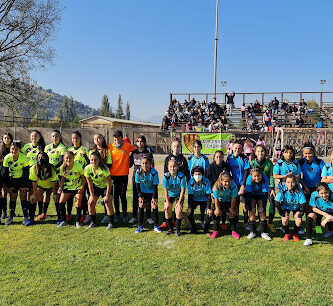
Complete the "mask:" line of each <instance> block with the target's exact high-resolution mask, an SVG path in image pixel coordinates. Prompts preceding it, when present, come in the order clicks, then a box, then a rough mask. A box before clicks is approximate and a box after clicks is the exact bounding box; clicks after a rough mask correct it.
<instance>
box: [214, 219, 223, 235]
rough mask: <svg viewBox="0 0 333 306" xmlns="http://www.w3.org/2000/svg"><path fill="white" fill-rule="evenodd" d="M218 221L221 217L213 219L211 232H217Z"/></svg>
mask: <svg viewBox="0 0 333 306" xmlns="http://www.w3.org/2000/svg"><path fill="white" fill-rule="evenodd" d="M220 220H221V217H216V218H215V219H214V224H213V231H214V232H215V231H218V230H219V225H220Z"/></svg>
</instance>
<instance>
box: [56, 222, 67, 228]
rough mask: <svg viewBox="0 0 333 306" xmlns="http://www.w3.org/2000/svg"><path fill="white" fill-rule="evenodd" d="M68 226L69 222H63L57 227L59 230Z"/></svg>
mask: <svg viewBox="0 0 333 306" xmlns="http://www.w3.org/2000/svg"><path fill="white" fill-rule="evenodd" d="M67 225H68V223H67V221H61V222H60V224H59V225H58V226H57V227H58V228H59V227H64V226H67Z"/></svg>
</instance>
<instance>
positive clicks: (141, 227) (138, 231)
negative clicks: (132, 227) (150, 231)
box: [135, 225, 143, 234]
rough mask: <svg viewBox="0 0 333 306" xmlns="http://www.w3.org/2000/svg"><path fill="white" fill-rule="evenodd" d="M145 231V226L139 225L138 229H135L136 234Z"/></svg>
mask: <svg viewBox="0 0 333 306" xmlns="http://www.w3.org/2000/svg"><path fill="white" fill-rule="evenodd" d="M142 232H143V226H140V225H139V226H138V229H137V230H136V231H135V234H140V233H142Z"/></svg>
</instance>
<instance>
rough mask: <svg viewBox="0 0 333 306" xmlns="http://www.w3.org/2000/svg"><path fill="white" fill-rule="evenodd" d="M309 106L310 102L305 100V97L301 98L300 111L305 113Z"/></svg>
mask: <svg viewBox="0 0 333 306" xmlns="http://www.w3.org/2000/svg"><path fill="white" fill-rule="evenodd" d="M307 106H308V104H307V103H306V102H305V101H304V99H302V100H301V102H300V104H299V111H300V113H305V109H306V107H307Z"/></svg>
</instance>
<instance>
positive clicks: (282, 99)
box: [280, 92, 283, 105]
mask: <svg viewBox="0 0 333 306" xmlns="http://www.w3.org/2000/svg"><path fill="white" fill-rule="evenodd" d="M280 102H281V104H282V102H283V92H281V101H280ZM281 104H280V105H281Z"/></svg>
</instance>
